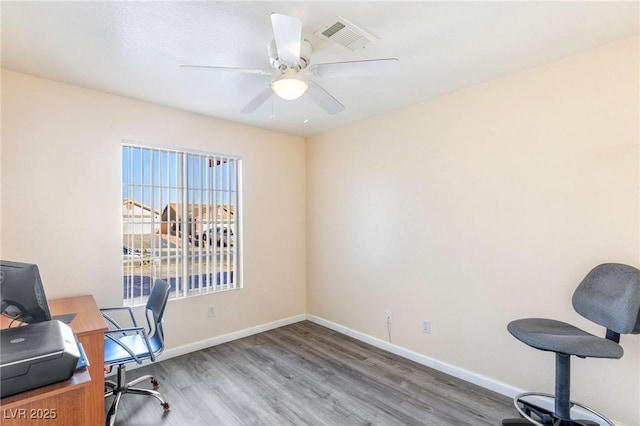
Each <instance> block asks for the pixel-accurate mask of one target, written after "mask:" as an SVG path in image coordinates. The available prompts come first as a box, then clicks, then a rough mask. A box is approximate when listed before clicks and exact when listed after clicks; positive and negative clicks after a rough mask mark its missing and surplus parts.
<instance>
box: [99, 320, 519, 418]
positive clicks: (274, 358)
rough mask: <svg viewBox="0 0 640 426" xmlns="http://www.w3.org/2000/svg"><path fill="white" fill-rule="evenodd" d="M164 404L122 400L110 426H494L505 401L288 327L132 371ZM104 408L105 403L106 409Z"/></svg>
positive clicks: (302, 326)
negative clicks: (152, 383)
mask: <svg viewBox="0 0 640 426" xmlns="http://www.w3.org/2000/svg"><path fill="white" fill-rule="evenodd" d="M144 374H153V375H155V377H156V378H157V380H158V381H160V383H161V388H160V391H161V392H162V393H163V395H164V396H165V397H166V398H167V400H168V401H169V403H170V404H171V411H170V412H168V413H165V414H163V412H162V408H161V407H160V404H159V403H158V401H157V400H156V399H154V398H149V397H143V396H138V395H126V396H125V397H124V398H123V400H122V402H121V403H120V408H119V413H118V416H117V418H116V419H117V421H116V424H117V425H128V426H139V425H154V426H156V425H168V426H173V425H180V426H198V425H206V426H216V425H223V426H227V425H228V426H236V425H237V426H244V425H265V426H271V425H273V426H281V425H314V426H315V425H327V426H343V425H344V426H349V425H381V426H395V425H427V426H458V425H459V426H469V425H472V426H476V425H478V426H480V425H499V424H500V422H501V419H503V418H506V417H514V416H517V413H516V411H515V409H514V408H513V406H512V404H511V400H510V399H508V398H506V397H504V396H501V395H499V394H496V393H495V392H491V391H488V390H486V389H483V388H481V387H479V386H476V385H473V384H470V383H467V382H464V381H462V380H459V379H456V378H454V377H451V376H449V375H446V374H444V373H441V372H439V371H436V370H433V369H430V368H428V367H425V366H423V365H420V364H418V363H415V362H413V361H410V360H408V359H405V358H402V357H399V356H396V355H394V354H391V353H389V352H386V351H384V350H381V349H378V348H376V347H373V346H371V345H368V344H366V343H363V342H361V341H358V340H356V339H353V338H351V337H349V336H345V335H343V334H340V333H338V332H335V331H333V330H329V329H327V328H325V327H322V326H320V325H317V324H314V323H311V322H308V321H302V322H299V323H295V324H292V325H289V326H285V327H281V328H278V329H275V330H270V331H267V332H264V333H260V334H256V335H254V336H249V337H246V338H243V339H239V340H236V341H233V342H229V343H225V344H222V345H218V346H214V347H211V348H207V349H203V350H201V351H197V352H193V353H190V354H187V355H183V356H180V357H176V358H172V359H168V360H164V361H159V362H157V363H155V364H151V365H148V366H145V367H143V368H139V369H136V370H133V371H132V372H131V373H129V380H132V379H133V378H135V377H139V376H141V375H144ZM109 405H110V401H109V400H108V401H107V406H109Z"/></svg>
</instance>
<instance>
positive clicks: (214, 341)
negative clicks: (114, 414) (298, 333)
mask: <svg viewBox="0 0 640 426" xmlns="http://www.w3.org/2000/svg"><path fill="white" fill-rule="evenodd" d="M305 319H306V315H305V314H300V315H295V316H292V317H289V318H284V319H281V320H278V321H273V322H269V323H266V324H260V325H257V326H255V327H250V328H245V329H244V330H239V331H234V332H233V333H227V334H223V335H221V336H216V337H212V338H210V339H205V340H200V341H199V342H194V343H189V344H187V345H183V346H178V347H175V348H170V349H167V350H165V351H164V352H162V355H160V357H159V358H158V360H160V361H161V360H165V359H170V358H175V357H177V356H180V355H186V354H188V353H191V352H196V351H199V350H202V349H206V348H209V347H211V346H216V345H220V344H222V343H227V342H231V341H233V340H237V339H242V338H243V337H249V336H252V335H254V334H258V333H262V332H265V331H269V330H273V329H274V328H278V327H283V326H285V325H289V324H294V323H296V322H300V321H304V320H305ZM149 363H150V362H149V361H144V362H143V363H142V364H135V363H131V364H128V365H127V370H134V369H136V368H139V367H142V366H145V365H147V364H149Z"/></svg>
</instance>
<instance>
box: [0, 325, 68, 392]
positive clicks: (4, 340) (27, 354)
mask: <svg viewBox="0 0 640 426" xmlns="http://www.w3.org/2000/svg"><path fill="white" fill-rule="evenodd" d="M0 337H1V340H0V397H5V396H9V395H13V394H15V393H18V392H23V391H27V390H30V389H34V388H38V387H40V386H45V385H48V384H51V383H55V382H59V381H62V380H66V379H68V378H70V377H71V376H72V375H73V372H74V371H75V369H76V364H77V363H78V359H79V358H80V351H79V349H78V344H77V342H76V339H75V336H74V334H73V331H71V328H70V327H69V326H68V325H66V324H64V323H62V322H60V321H57V320H52V321H43V322H38V323H33V324H29V325H25V326H22V327H15V328H8V329H4V330H0Z"/></svg>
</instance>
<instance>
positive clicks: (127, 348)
mask: <svg viewBox="0 0 640 426" xmlns="http://www.w3.org/2000/svg"><path fill="white" fill-rule="evenodd" d="M170 288H171V287H170V285H169V284H168V283H167V282H166V281H162V280H156V281H155V283H154V285H153V288H152V290H151V294H150V295H149V299H148V300H147V306H146V309H145V317H146V319H147V325H148V329H147V330H145V329H144V327H139V326H138V324H137V323H136V320H135V318H134V316H133V312H132V310H131V308H129V307H124V306H121V307H116V308H103V309H100V311H101V312H102V316H103V317H104V318H105V320H107V322H108V324H109V328H110V329H109V330H108V331H106V332H105V340H104V363H105V365H108V366H109V368H111V367H112V366H114V365H117V366H118V374H117V380H116V382H113V381H111V380H105V394H104V397H105V398H107V397H110V396H114V397H115V398H114V399H113V402H112V403H111V408H110V409H109V412H108V413H107V419H106V424H107V425H111V426H112V425H113V424H114V423H115V420H116V412H117V411H118V404H119V403H120V399H121V398H122V396H123V395H124V394H125V393H133V394H138V395H149V396H153V397H155V398H157V399H158V400H159V401H160V404H161V405H162V408H163V410H164V411H165V412H166V411H169V403H168V402H167V401H166V399H165V398H164V397H163V396H162V395H161V394H160V392H158V391H156V389H158V386H159V385H158V381H157V380H156V379H155V378H154V377H153V376H151V375H146V376H143V377H140V378H138V379H136V380H134V381H132V382H129V383H127V381H126V379H125V365H126V364H128V363H130V362H134V361H135V362H137V363H138V364H142V361H143V360H146V359H149V360H151V361H155V360H156V357H157V356H158V355H160V353H162V351H163V350H164V333H163V330H162V316H163V314H164V308H165V306H166V305H167V300H168V299H169V290H170ZM116 310H128V312H129V316H130V318H131V322H132V323H133V327H121V326H120V325H119V324H118V323H117V322H116V321H115V320H114V319H113V318H112V317H111V316H109V315H108V314H107V313H106V312H110V311H116ZM144 380H150V381H151V384H152V385H153V390H150V389H141V388H136V387H134V386H135V385H137V384H138V383H140V382H142V381H144Z"/></svg>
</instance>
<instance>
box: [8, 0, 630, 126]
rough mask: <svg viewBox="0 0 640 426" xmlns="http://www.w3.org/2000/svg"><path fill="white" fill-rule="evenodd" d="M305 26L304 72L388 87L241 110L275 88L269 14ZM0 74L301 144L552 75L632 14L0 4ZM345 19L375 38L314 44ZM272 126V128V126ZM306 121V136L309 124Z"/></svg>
mask: <svg viewBox="0 0 640 426" xmlns="http://www.w3.org/2000/svg"><path fill="white" fill-rule="evenodd" d="M271 12H278V13H282V14H287V15H292V16H295V17H297V18H299V19H300V20H301V21H302V25H303V36H304V37H305V38H307V39H308V40H309V41H310V42H311V44H312V45H313V47H314V53H313V55H312V57H311V63H312V64H313V63H324V62H335V61H354V60H363V59H371V58H390V57H395V58H398V59H399V60H400V73H399V75H398V76H396V77H392V78H382V77H369V78H341V79H338V78H331V79H329V78H324V79H323V78H316V80H315V81H316V82H317V83H319V84H320V85H321V86H322V87H324V88H325V89H326V90H327V91H329V92H330V93H331V94H332V95H333V96H334V97H336V98H337V99H338V100H340V101H341V102H342V103H343V104H344V105H345V106H346V109H345V110H344V111H342V112H341V113H339V114H337V115H329V114H327V113H326V112H325V111H323V110H322V109H320V108H319V107H317V106H316V105H314V104H313V103H311V102H307V100H306V96H303V97H302V98H300V99H298V100H295V101H284V100H281V99H279V98H277V97H274V100H273V103H272V102H271V101H267V102H266V103H265V104H264V105H263V106H261V107H260V108H259V109H258V110H256V111H255V112H254V113H252V114H241V113H240V110H241V109H242V108H243V107H244V106H245V105H246V104H247V103H248V102H249V101H250V100H251V99H252V98H253V97H254V96H255V95H256V94H257V93H258V92H259V91H261V90H262V89H263V88H264V87H266V86H268V85H269V83H270V77H269V76H260V75H253V74H233V73H219V72H211V71H194V70H185V69H180V68H179V65H181V64H197V65H216V66H228V67H244V68H259V69H269V60H268V56H267V50H266V45H267V43H268V42H269V41H270V40H271V39H272V37H273V35H272V29H271V21H270V17H269V15H270V13H271ZM1 14H2V15H1V16H2V67H3V68H6V69H10V70H15V71H19V72H23V73H27V74H32V75H36V76H41V77H45V78H49V79H52V80H58V81H62V82H67V83H71V84H75V85H78V86H83V87H87V88H92V89H96V90H101V91H104V92H109V93H115V94H119V95H123V96H127V97H130V98H134V99H140V100H144V101H148V102H153V103H157V104H162V105H168V106H172V107H176V108H180V109H183V110H188V111H193V112H197V113H201V114H205V115H209V116H213V117H218V118H222V119H227V120H232V121H236V122H241V123H246V124H250V125H254V126H258V127H263V128H269V129H274V130H278V131H282V132H286V133H290V134H294V135H300V136H309V135H313V134H317V133H321V132H324V131H327V130H330V129H333V128H336V127H339V126H342V125H345V124H347V123H351V122H354V121H357V120H361V119H364V118H367V117H372V116H375V115H377V114H381V113H384V112H386V111H391V110H395V109H398V108H402V107H405V106H408V105H412V104H416V103H419V102H421V101H424V100H426V99H429V98H433V97H436V96H439V95H442V94H445V93H448V92H452V91H455V90H460V89H462V88H465V87H469V86H472V85H476V84H479V83H482V82H485V81H488V80H491V79H494V78H497V77H500V76H503V75H506V74H509V73H513V72H516V71H519V70H523V69H526V68H530V67H533V66H536V65H539V64H543V63H545V62H549V61H553V60H555V59H558V58H562V57H564V56H568V55H571V54H574V53H577V52H580V51H583V50H586V49H590V48H593V47H596V46H599V45H603V44H606V43H609V42H612V41H614V40H617V39H620V38H624V37H629V36H631V35H633V34H637V33H638V31H639V23H638V22H639V18H638V17H639V4H638V2H635V1H632V2H592V1H589V2H552V1H548V2H416V1H413V2H398V1H393V2H391V1H389V2H362V1H360V2H346V1H345V2H342V1H334V2H324V1H312V2H296V1H286V2H270V1H259V2H258V1H256V2H238V1H233V2H230V1H224V2H213V1H207V2H183V1H174V2H30V1H18V2H9V1H2V3H1ZM336 16H342V17H344V18H346V19H348V20H349V21H351V22H353V23H354V24H356V25H358V26H360V27H361V28H362V29H364V30H366V31H368V32H369V33H372V34H373V35H375V36H376V37H378V39H379V40H378V41H375V42H373V43H370V44H369V45H368V46H367V47H366V48H365V49H362V50H359V51H355V52H354V51H351V50H349V49H347V48H345V47H343V46H340V45H338V44H335V43H334V42H331V41H326V40H322V39H319V38H318V37H316V36H315V35H313V32H315V31H316V30H318V29H320V28H324V27H325V26H326V25H327V24H328V23H330V22H331V21H332V20H333V19H334V18H335V17H336ZM272 108H273V112H274V114H275V116H274V117H273V118H270V115H271V112H272ZM305 118H308V119H309V122H308V123H307V124H304V123H303V121H304V119H305Z"/></svg>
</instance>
